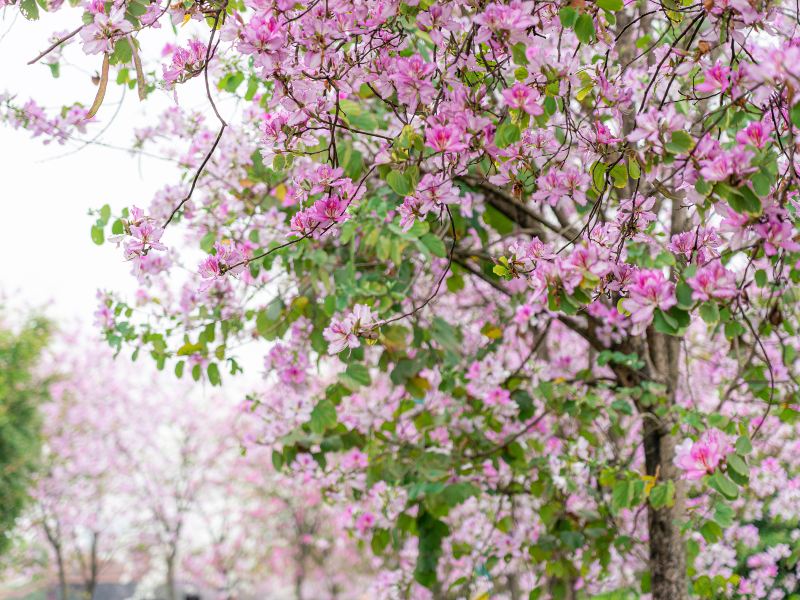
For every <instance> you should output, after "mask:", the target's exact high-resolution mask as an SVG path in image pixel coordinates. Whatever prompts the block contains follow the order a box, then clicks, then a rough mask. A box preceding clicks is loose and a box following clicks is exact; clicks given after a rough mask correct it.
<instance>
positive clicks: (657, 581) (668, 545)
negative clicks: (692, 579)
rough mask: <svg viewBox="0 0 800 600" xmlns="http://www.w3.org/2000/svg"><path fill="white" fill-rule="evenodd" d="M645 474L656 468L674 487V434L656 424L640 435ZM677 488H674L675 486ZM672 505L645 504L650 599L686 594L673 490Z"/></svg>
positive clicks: (669, 599)
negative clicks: (648, 541)
mask: <svg viewBox="0 0 800 600" xmlns="http://www.w3.org/2000/svg"><path fill="white" fill-rule="evenodd" d="M644 450H645V462H646V466H647V474H648V475H655V474H656V473H657V472H659V479H660V480H668V479H671V480H673V482H675V485H676V488H677V485H678V479H677V477H676V474H675V473H674V467H672V466H671V465H672V461H673V458H674V456H675V437H674V436H673V435H671V434H669V433H668V432H666V431H664V430H663V429H662V428H660V427H658V426H653V427H649V428H648V431H647V432H646V433H645V436H644ZM676 492H677V489H676ZM676 496H678V497H677V498H676V502H675V505H674V506H672V507H667V508H661V509H658V510H655V509H653V508H652V507H651V506H649V505H648V510H647V524H648V530H649V534H650V585H651V590H652V595H653V600H684V599H688V598H689V591H688V582H687V578H686V548H685V542H684V540H683V538H682V537H681V533H680V525H679V524H678V520H679V518H680V516H681V512H682V508H683V507H682V505H683V502H682V497H680V496H681V494H679V493H676Z"/></svg>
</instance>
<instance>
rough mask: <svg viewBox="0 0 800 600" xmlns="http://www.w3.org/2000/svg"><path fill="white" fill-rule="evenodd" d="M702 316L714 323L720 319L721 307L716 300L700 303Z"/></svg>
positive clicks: (710, 323) (709, 322)
mask: <svg viewBox="0 0 800 600" xmlns="http://www.w3.org/2000/svg"><path fill="white" fill-rule="evenodd" d="M700 317H701V318H702V319H703V321H705V322H706V323H708V324H709V325H713V324H714V323H716V322H717V321H719V307H718V306H717V303H716V302H703V304H701V305H700Z"/></svg>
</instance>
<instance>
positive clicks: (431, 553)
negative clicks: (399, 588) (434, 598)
mask: <svg viewBox="0 0 800 600" xmlns="http://www.w3.org/2000/svg"><path fill="white" fill-rule="evenodd" d="M417 532H418V534H419V545H418V548H419V550H418V553H417V564H416V567H415V568H414V579H416V580H417V582H418V583H420V584H421V585H424V586H425V587H427V588H429V589H432V588H433V587H434V586H435V584H436V567H437V565H438V563H439V557H440V556H441V555H442V540H443V539H444V538H445V537H447V536H448V535H450V528H449V527H448V526H447V525H446V524H445V523H444V522H442V521H440V520H439V519H436V518H435V517H433V516H432V515H431V514H430V513H428V512H427V511H422V512H421V513H420V515H419V516H418V517H417Z"/></svg>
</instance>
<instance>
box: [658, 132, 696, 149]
mask: <svg viewBox="0 0 800 600" xmlns="http://www.w3.org/2000/svg"><path fill="white" fill-rule="evenodd" d="M693 145H694V140H693V139H692V136H691V135H689V134H688V133H687V132H685V131H683V130H682V129H679V130H678V131H673V132H672V137H671V139H670V141H669V142H667V144H666V145H665V146H664V147H665V148H666V149H667V150H668V151H670V152H672V153H673V154H683V153H685V152H688V151H689V150H691V149H692V146H693Z"/></svg>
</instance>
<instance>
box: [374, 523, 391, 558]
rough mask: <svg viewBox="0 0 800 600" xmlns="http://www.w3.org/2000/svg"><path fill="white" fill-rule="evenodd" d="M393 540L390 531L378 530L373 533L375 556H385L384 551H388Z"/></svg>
mask: <svg viewBox="0 0 800 600" xmlns="http://www.w3.org/2000/svg"><path fill="white" fill-rule="evenodd" d="M391 539H392V537H391V534H390V533H389V530H388V529H376V530H375V531H374V532H373V533H372V542H371V543H370V545H371V546H372V551H373V552H374V553H375V554H383V551H384V550H386V547H387V546H388V545H389V542H390V541H391Z"/></svg>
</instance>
